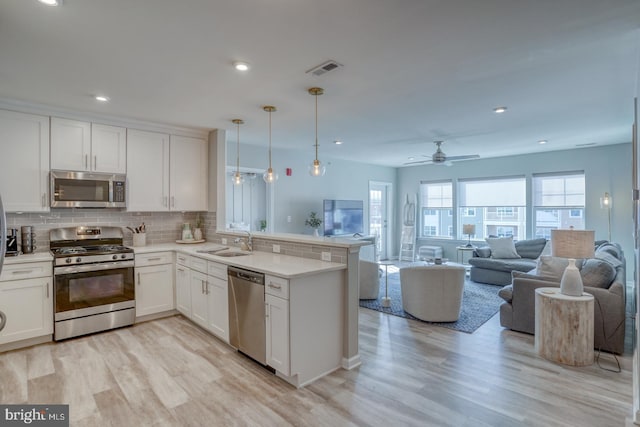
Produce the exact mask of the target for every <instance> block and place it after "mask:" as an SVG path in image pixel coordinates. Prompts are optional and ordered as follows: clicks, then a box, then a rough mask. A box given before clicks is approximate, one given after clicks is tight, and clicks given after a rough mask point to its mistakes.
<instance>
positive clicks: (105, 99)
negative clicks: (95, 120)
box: [95, 95, 109, 102]
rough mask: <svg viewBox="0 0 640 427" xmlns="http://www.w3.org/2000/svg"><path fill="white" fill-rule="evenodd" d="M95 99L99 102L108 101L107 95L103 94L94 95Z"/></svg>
mask: <svg viewBox="0 0 640 427" xmlns="http://www.w3.org/2000/svg"><path fill="white" fill-rule="evenodd" d="M95 99H96V101H99V102H109V97H108V96H104V95H96V96H95Z"/></svg>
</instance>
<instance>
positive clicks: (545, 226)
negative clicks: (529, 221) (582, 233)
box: [533, 172, 585, 239]
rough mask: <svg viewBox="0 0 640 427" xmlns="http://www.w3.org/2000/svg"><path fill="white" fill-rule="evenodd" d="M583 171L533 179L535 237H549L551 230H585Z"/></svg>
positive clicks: (541, 175)
mask: <svg viewBox="0 0 640 427" xmlns="http://www.w3.org/2000/svg"><path fill="white" fill-rule="evenodd" d="M584 205H585V184H584V172H567V173H561V174H540V175H534V176H533V211H534V214H535V224H534V235H535V237H545V238H547V239H548V238H550V236H551V230H554V229H557V228H570V227H573V228H575V229H578V230H584V227H585V221H584Z"/></svg>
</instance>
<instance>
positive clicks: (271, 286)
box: [269, 282, 282, 289]
mask: <svg viewBox="0 0 640 427" xmlns="http://www.w3.org/2000/svg"><path fill="white" fill-rule="evenodd" d="M269 287H270V288H271V289H282V286H280V285H274V284H273V282H269Z"/></svg>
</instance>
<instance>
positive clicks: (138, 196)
mask: <svg viewBox="0 0 640 427" xmlns="http://www.w3.org/2000/svg"><path fill="white" fill-rule="evenodd" d="M127 164H128V165H131V167H129V170H128V172H127V180H128V181H129V188H128V201H127V209H128V210H130V211H136V212H152V211H166V210H168V209H169V135H168V134H164V133H157V132H147V131H141V130H135V129H129V130H128V131H127Z"/></svg>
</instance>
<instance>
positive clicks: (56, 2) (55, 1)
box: [38, 0, 62, 6]
mask: <svg viewBox="0 0 640 427" xmlns="http://www.w3.org/2000/svg"><path fill="white" fill-rule="evenodd" d="M38 1H39V2H40V3H42V4H46V5H47V6H60V5H61V4H62V0H38Z"/></svg>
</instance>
